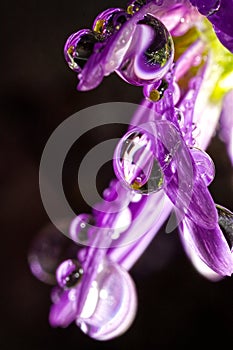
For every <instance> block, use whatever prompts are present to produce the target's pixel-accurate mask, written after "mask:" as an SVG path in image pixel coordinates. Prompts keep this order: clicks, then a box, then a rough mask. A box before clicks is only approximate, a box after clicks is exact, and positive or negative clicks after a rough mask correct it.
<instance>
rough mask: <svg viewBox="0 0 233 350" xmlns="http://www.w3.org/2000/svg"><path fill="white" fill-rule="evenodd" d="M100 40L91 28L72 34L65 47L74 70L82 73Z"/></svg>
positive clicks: (65, 53)
mask: <svg viewBox="0 0 233 350" xmlns="http://www.w3.org/2000/svg"><path fill="white" fill-rule="evenodd" d="M98 41H99V40H98V38H97V36H96V35H95V33H93V31H91V30H89V29H83V30H80V31H78V32H77V33H74V34H72V35H70V37H69V38H68V39H67V41H66V44H65V47H64V55H65V59H66V61H67V63H68V65H69V67H70V68H71V69H72V70H73V71H75V72H77V73H81V71H82V69H83V68H84V66H85V64H86V63H87V61H88V59H89V57H90V56H91V55H92V53H93V52H94V46H95V44H96V43H97V42H98Z"/></svg>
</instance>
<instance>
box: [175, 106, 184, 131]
mask: <svg viewBox="0 0 233 350" xmlns="http://www.w3.org/2000/svg"><path fill="white" fill-rule="evenodd" d="M175 115H176V118H177V121H178V123H179V125H180V126H181V127H182V126H184V113H183V112H182V111H181V109H179V108H175Z"/></svg>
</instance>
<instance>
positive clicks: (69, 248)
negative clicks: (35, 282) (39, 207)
mask: <svg viewBox="0 0 233 350" xmlns="http://www.w3.org/2000/svg"><path fill="white" fill-rule="evenodd" d="M67 227H68V225H67ZM77 250H78V247H77V245H76V244H74V243H73V242H72V241H71V240H70V239H69V238H67V237H66V236H65V235H64V234H62V233H61V232H60V231H59V230H58V229H57V228H56V227H55V226H53V225H52V224H49V225H47V226H46V227H44V228H43V229H42V230H41V231H40V232H38V234H37V235H36V236H35V238H34V240H33V241H32V244H31V247H30V250H29V255H28V262H29V265H30V269H31V271H32V274H33V275H34V276H35V277H36V278H38V279H39V280H40V281H42V282H44V283H47V284H52V285H55V284H56V269H57V267H58V265H59V264H60V263H61V262H62V261H63V260H64V259H67V258H68V257H72V258H73V257H75V256H76V254H77Z"/></svg>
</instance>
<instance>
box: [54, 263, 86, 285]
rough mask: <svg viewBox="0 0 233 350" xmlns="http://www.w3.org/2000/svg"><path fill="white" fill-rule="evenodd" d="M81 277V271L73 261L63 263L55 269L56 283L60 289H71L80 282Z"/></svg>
mask: <svg viewBox="0 0 233 350" xmlns="http://www.w3.org/2000/svg"><path fill="white" fill-rule="evenodd" d="M82 275H83V269H82V267H81V265H80V264H79V262H78V261H77V260H75V259H68V260H65V261H63V262H62V263H61V264H60V265H59V266H58V268H57V271H56V277H57V282H58V284H59V286H60V287H61V288H64V289H68V288H72V287H74V286H76V285H77V283H78V282H80V280H81V278H82Z"/></svg>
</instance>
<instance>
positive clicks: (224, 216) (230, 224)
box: [216, 204, 233, 250]
mask: <svg viewBox="0 0 233 350" xmlns="http://www.w3.org/2000/svg"><path fill="white" fill-rule="evenodd" d="M216 209H217V212H218V223H219V226H220V228H221V230H222V232H223V234H224V236H225V238H226V240H227V242H228V244H229V247H230V249H231V250H232V248H233V213H232V212H231V211H230V210H228V209H226V208H224V207H222V206H221V205H218V204H216Z"/></svg>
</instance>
